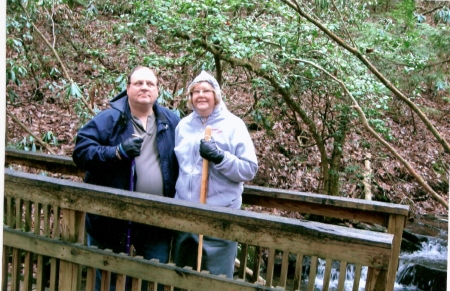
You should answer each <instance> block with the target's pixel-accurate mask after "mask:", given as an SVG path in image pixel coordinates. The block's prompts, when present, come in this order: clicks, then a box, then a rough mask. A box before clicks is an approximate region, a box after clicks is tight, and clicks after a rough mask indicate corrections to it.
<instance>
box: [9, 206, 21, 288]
mask: <svg viewBox="0 0 450 291" xmlns="http://www.w3.org/2000/svg"><path fill="white" fill-rule="evenodd" d="M14 200H15V201H14V202H15V208H16V213H15V214H16V215H15V226H16V229H21V228H22V204H23V201H22V199H14ZM20 255H21V251H20V250H19V249H17V248H12V264H11V266H12V268H11V291H19V290H20V267H21V260H20Z"/></svg>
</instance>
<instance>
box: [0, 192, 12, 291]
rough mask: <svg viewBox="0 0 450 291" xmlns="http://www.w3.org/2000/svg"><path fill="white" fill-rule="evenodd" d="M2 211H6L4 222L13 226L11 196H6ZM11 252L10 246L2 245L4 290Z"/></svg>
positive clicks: (6, 284)
mask: <svg viewBox="0 0 450 291" xmlns="http://www.w3.org/2000/svg"><path fill="white" fill-rule="evenodd" d="M4 206H5V208H4V211H5V213H6V215H5V220H4V222H5V223H6V225H7V226H9V227H10V228H14V225H13V217H14V214H13V213H14V199H13V198H12V197H6V203H5V205H4ZM11 253H12V248H10V247H5V246H3V260H2V263H3V269H2V270H3V272H2V290H4V291H6V289H7V286H8V266H9V259H10V257H9V256H10V254H11Z"/></svg>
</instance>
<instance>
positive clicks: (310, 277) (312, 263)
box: [308, 256, 318, 291]
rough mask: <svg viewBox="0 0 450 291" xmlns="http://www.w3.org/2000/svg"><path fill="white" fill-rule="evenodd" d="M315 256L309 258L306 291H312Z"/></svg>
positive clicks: (315, 267) (314, 280) (315, 266)
mask: <svg viewBox="0 0 450 291" xmlns="http://www.w3.org/2000/svg"><path fill="white" fill-rule="evenodd" d="M317 262H318V258H317V256H311V264H310V265H309V277H308V291H314V285H315V283H316V275H317Z"/></svg>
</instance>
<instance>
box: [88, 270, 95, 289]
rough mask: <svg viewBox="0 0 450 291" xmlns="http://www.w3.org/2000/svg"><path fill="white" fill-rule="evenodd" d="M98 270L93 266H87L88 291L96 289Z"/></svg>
mask: <svg viewBox="0 0 450 291" xmlns="http://www.w3.org/2000/svg"><path fill="white" fill-rule="evenodd" d="M96 273H97V272H96V270H95V268H92V267H87V271H86V291H94V289H95V279H96V276H97V274H96Z"/></svg>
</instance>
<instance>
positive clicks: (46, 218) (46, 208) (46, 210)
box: [36, 199, 50, 236]
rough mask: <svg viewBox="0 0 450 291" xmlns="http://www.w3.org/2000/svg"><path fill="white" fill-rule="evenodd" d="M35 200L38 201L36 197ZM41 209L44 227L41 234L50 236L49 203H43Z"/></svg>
mask: <svg viewBox="0 0 450 291" xmlns="http://www.w3.org/2000/svg"><path fill="white" fill-rule="evenodd" d="M36 200H37V201H39V200H38V199H36ZM41 203H42V201H41ZM42 210H43V212H44V220H43V221H42V224H43V229H44V230H43V235H45V236H50V205H48V203H44V205H43V206H42Z"/></svg>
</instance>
